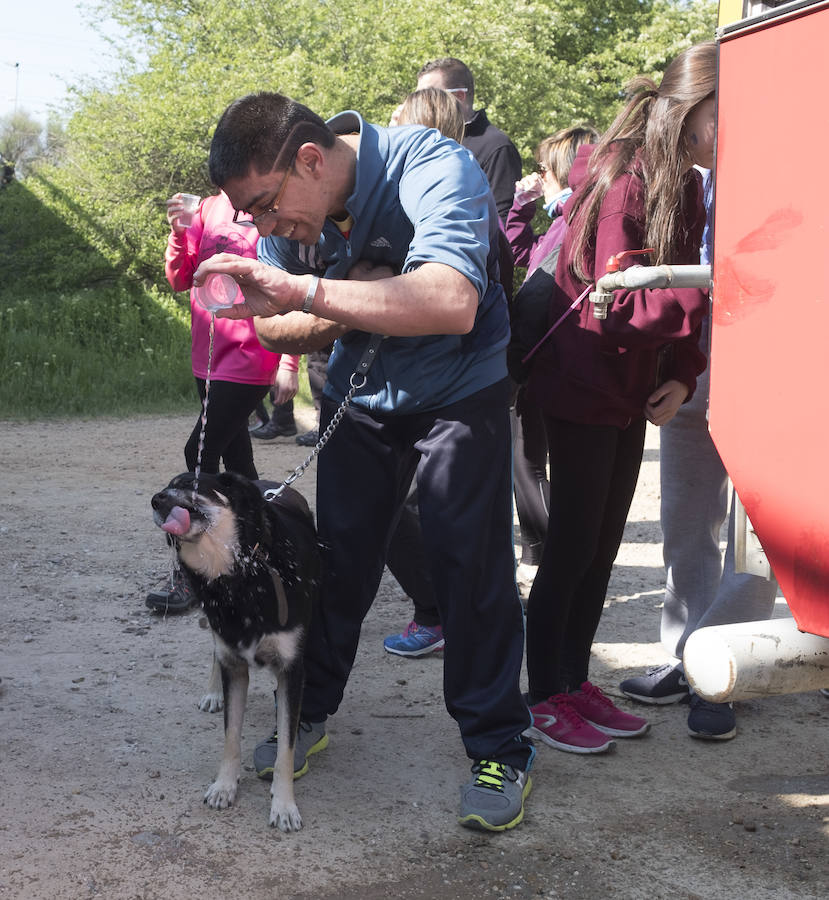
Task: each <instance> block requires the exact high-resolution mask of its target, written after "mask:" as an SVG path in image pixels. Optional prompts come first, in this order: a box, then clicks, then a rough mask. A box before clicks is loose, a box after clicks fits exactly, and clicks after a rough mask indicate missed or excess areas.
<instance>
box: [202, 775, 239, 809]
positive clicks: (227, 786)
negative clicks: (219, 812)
mask: <svg viewBox="0 0 829 900" xmlns="http://www.w3.org/2000/svg"><path fill="white" fill-rule="evenodd" d="M238 787H239V782H238V780H236V781H222V779H221V778H217V779H216V780H215V781H214V782H213V784H211V785H210V787H209V788H208V789H207V790H206V791H205V793H204V802H205V803H206V804H207V805H208V806H210V807H212V808H213V809H227V808H228V807H229V806H233V803H234V801H235V800H236V791H237V789H238Z"/></svg>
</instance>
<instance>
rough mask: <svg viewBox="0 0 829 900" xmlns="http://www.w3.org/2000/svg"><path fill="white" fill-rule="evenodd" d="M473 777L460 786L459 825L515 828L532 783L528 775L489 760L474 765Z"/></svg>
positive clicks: (498, 828)
mask: <svg viewBox="0 0 829 900" xmlns="http://www.w3.org/2000/svg"><path fill="white" fill-rule="evenodd" d="M472 774H473V775H474V776H475V777H474V778H473V779H472V781H470V782H468V783H467V784H464V785H463V786H462V787H461V814H460V817H459V818H458V821H459V822H460V823H461V825H465V826H466V827H467V828H478V829H481V830H484V831H506V830H507V829H508V828H515V826H516V825H518V823H519V822H520V821H521V820H522V819H523V818H524V798H525V797H526V796H527V794H529V792H530V789H531V788H532V784H533V783H532V779H531V778H530V776H529V775H528V774H527V773H526V772H524V771H523V770H521V769H514V768H513V767H512V766H507V765H504V764H503V763H499V762H492V761H491V760H488V759H482V760H481V761H480V762H476V763H475V765H474V766H472Z"/></svg>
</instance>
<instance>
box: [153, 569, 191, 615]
mask: <svg viewBox="0 0 829 900" xmlns="http://www.w3.org/2000/svg"><path fill="white" fill-rule="evenodd" d="M144 602H145V604H146V606H147V608H148V609H151V610H152V611H153V612H157V613H161V614H162V615H176V614H177V613H185V612H187V611H188V610H189V609H192V608H193V607H194V606H198V605H199V601H198V600H197V599H196V595H195V594H194V593H193V590H192V588H191V587H190V585H189V584H188V583H187V579H186V577H185V576H184V575H183V574H182V572H181V570H177V571H176V573H175V574H174V575H173V577H172V578H171V579H170V580H169V581H168V582H167V584H166V585H164V587H163V588H162V589H161V590H158V591H150V593H149V594H147V599H146V600H145V601H144Z"/></svg>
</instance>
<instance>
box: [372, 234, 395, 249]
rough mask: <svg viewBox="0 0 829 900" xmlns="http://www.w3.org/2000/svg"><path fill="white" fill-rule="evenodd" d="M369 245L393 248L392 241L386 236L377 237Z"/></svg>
mask: <svg viewBox="0 0 829 900" xmlns="http://www.w3.org/2000/svg"><path fill="white" fill-rule="evenodd" d="M369 246H370V247H383V248H384V249H387V250H391V242H390V241H389V240H388V238H384V237H379V238H375V239H374V240H373V241H371V243H370V244H369Z"/></svg>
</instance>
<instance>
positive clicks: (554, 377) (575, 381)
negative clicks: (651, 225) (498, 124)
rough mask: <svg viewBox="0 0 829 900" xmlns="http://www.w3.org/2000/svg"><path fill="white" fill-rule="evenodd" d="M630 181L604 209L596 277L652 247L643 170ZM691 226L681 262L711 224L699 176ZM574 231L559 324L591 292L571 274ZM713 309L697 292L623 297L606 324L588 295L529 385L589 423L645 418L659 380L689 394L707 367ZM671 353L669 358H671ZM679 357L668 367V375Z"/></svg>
mask: <svg viewBox="0 0 829 900" xmlns="http://www.w3.org/2000/svg"><path fill="white" fill-rule="evenodd" d="M593 149H594V148H593V147H592V146H585V147H581V148H580V149H579V152H578V155H577V157H576V161H575V162H574V164H573V168H572V169H571V172H570V185H571V187H572V188H573V190H574V191H575V193H574V195H573V196H572V197H571V198H570V200H569V201H568V202H567V204H566V205H565V208H564V216H565V218H569V215H570V212H571V210H572V207H573V204H574V202H575V201H576V200H577V198H578V197H579V196H580V193H581V192H580V186H581V185H582V183H583V182H584V179H585V175H586V171H587V162H588V159H589V156H590V154H591V153H592V151H593ZM631 169H632V171H628V172H626V173H625V174H623V175H621V176H620V177H619V178H618V179H617V180H616V181H615V182H614V183H613V185H612V186H611V188H610V190H609V191H608V193H607V195H606V196H605V198H604V201H603V203H602V206H601V210H600V213H599V220H598V227H597V232H596V237H595V240H594V242H592V244H591V247H590V251H589V253H590V256H589V257H588V259H586V263H587V269H588V272H589V273H590V275H591V278H592V279H593V280H594V281H595V279H596V278H597V277H599V276H601V275H602V274H604V271H605V264H606V262H607V260H608V258H609V257H610V256H612V255H614V254H617V253H619V252H620V251H622V250H641V249H642V248H643V247H644V246H645V221H644V189H643V184H642V179H641V176H640V174H639V172H640V171H641V170H640V169H639V167H638V166H637V165H636V164H634V165H632V166H631ZM685 190H686V193H685V204H684V205H685V209H686V210H687V212H686V213H685V222H684V225H685V227H684V229H683V230H682V234H681V237H680V239H679V241H678V246H677V250H676V254H675V257H674V259H672V260H670V261H669V262H671V263H673V264H677V265H680V264H696V263H698V262H699V247H700V241H701V239H702V229H703V225H704V224H705V211H704V208H703V204H702V187H701V182H700V178H699V175H698V173H697V172H696V171H694V170H692V171H691V173H689V175H688V180H687V183H686V189H685ZM572 240H573V232H572V229H568V230H567V233H566V234H565V237H564V242H563V244H562V248H561V253H560V255H559V259H558V266H557V269H556V283H555V286H554V288H553V295H552V298H551V303H550V315H549V322H550V324H552V323H553V322H554V321H556V320H557V319H558V317H559V316H560V315H562V313H564V311H565V310H566V309H567V307H568V306H569V305H570V303H572V301H573V300H575V299H576V298H577V297H578V296H579V294H581V293H582V291H583V290H584V289H585V287H586V285H584V284H582V283H581V282H580V281H577V280H576V279H575V278H574V277H573V275H572V274H571V273H570V271H569V268H568V262H569V260H570V258H571V254H572V250H571V245H572ZM643 262H644V263H645V264H647V263H648V262H649V261H648V258H647V257H633V258H628V259H626V260H624V261H623V262H622V268H623V269H626V268H628V266H631V265H636V264H642V263H643ZM707 312H708V295H707V293H706V292H704V291H701V290H696V289H691V288H685V289H665V290H638V291H616V292H615V293H614V295H613V303H612V304H611V306H610V309H609V310H608V315H607V319H605V320H601V319H596V318H595V317H594V316H593V310H592V308H591V304H590V303H589V302H588V301H587V300H586V299H585V301H584V302H583V303H582V304H581V306H580V307H579V308H578V309H576V310H574V311H573V312H572V313H571V314H570V315H569V316H568V317H567V318H566V319H565V320H564V321H563V322H562V324H561V325H560V326H559V328H557V329H556V331H555V332H553V334H552V335H551V337H550V338H549V339H548V340H547V342H546V344H545V345H544V346H543V347H542V349H541V350H539V351H538V354H537V358H536V360H535V362H534V364H533V368H532V372H531V374H530V380H529V383H528V391H529V395H530V397H531V398H532V399H534V400H535V401H536V402H537V403H538V404H539V405H540V406H541V407H542V408H543V409H544V411H545V412H546V413H547V414H548V415H551V416H553V417H555V418H561V419H566V420H568V421H572V422H577V423H581V424H595V425H615V426H617V427H621V428H624V427H626V426H627V425H629V424H630V423H631V422H632V421H634V420H635V419H640V418H641V417H642V416H643V415H644V407H645V403H646V401H647V399H648V397H649V396H650V394H651V393H652V392H653V391H654V390H655V389H656V387H657V381H658V380H659V382H660V383H661V382H664V381H666V380H667V379H669V378H674V379H677V380H678V381H681V382H683V383H684V384H686V385H687V386H688V390H689V395H688V396H689V398H690V396H691V394H692V393H693V391H694V388H695V386H696V376H697V375H698V374H699V373H700V372H702V371H703V370H704V369H705V362H706V361H705V357H704V356H703V354H702V353H700V351H699V348H698V346H697V345H698V341H699V336H700V323H701V322H702V319H703V317H704V316H705V315H706V313H707ZM666 351H669V353H666ZM667 356H669V358H670V362H669V363H668V367H667V370H665V371H662V372H661V373H660V374H658V369H659V368H661V367H663V361H664V360H665V359H666V357H667Z"/></svg>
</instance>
